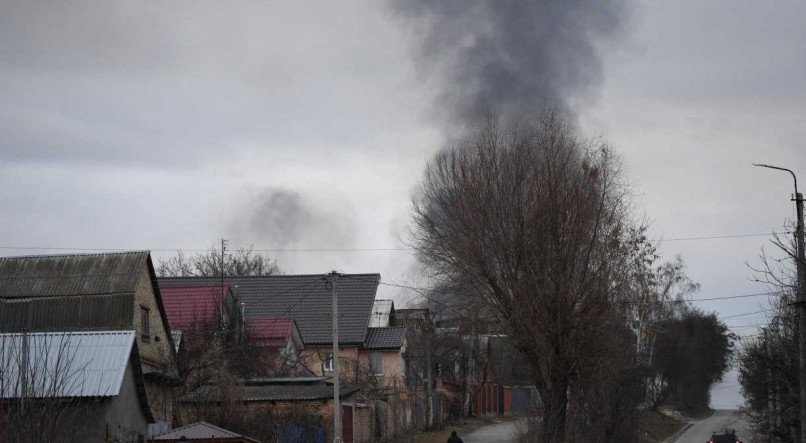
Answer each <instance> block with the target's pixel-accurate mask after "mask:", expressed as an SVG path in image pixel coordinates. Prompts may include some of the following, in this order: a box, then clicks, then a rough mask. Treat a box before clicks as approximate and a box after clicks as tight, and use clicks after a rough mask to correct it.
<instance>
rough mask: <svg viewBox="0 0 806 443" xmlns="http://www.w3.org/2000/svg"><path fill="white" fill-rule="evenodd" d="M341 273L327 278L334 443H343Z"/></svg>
mask: <svg viewBox="0 0 806 443" xmlns="http://www.w3.org/2000/svg"><path fill="white" fill-rule="evenodd" d="M338 278H339V273H338V272H336V271H332V272H331V273H330V274H328V276H327V284H326V287H329V289H330V295H331V296H332V297H333V353H332V354H331V355H332V357H331V358H332V359H333V443H341V401H340V397H339V294H338V291H337V290H336V281H337V280H338Z"/></svg>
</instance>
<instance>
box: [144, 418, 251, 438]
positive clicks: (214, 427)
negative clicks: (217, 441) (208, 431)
mask: <svg viewBox="0 0 806 443" xmlns="http://www.w3.org/2000/svg"><path fill="white" fill-rule="evenodd" d="M197 426H206V427H208V428H213V429H215V430H217V431H219V432H221V433H222V434H229V435H230V436H232V437H241V434H237V433H235V432H233V431H230V430H227V429H224V428H221V427H218V426H216V425H214V424H212V423H209V422H206V421H203V420H201V421H197V422H194V423H190V424H187V425H185V426H180V427H178V428H173V429H170V430H168V431H165V432H163V433H161V434H157V435H154V436H152V437H150V438H154V437H159V436H161V435H166V434H170V433H173V432H177V431H182V430H185V429H188V428H192V427H197Z"/></svg>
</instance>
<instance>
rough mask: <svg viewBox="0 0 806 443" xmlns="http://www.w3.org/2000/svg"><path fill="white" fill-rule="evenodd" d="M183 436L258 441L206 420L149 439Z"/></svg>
mask: <svg viewBox="0 0 806 443" xmlns="http://www.w3.org/2000/svg"><path fill="white" fill-rule="evenodd" d="M183 437H184V438H185V439H187V440H211V439H216V440H226V439H242V440H247V441H252V442H255V443H258V441H257V440H254V439H251V438H249V437H246V436H244V435H241V434H238V433H236V432H232V431H228V430H226V429H224V428H219V427H218V426H216V425H213V424H210V423H207V422H206V421H199V422H196V423H191V424H189V425H187V426H182V427H181V428H176V429H173V430H171V431H168V432H166V433H164V434H159V435H155V436H153V437H151V440H179V439H181V438H183Z"/></svg>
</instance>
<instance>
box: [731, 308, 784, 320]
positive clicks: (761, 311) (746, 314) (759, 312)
mask: <svg viewBox="0 0 806 443" xmlns="http://www.w3.org/2000/svg"><path fill="white" fill-rule="evenodd" d="M775 310H776V309H775V308H770V309H762V310H760V311H753V312H746V313H744V314H734V315H726V316H724V317H723V316H719V319H720V320H725V319H728V318H735V317H746V316H748V315H753V314H762V313H767V312H772V311H775Z"/></svg>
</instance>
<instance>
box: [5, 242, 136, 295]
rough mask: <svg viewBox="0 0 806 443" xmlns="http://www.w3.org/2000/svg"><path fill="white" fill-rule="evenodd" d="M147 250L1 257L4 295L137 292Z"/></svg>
mask: <svg viewBox="0 0 806 443" xmlns="http://www.w3.org/2000/svg"><path fill="white" fill-rule="evenodd" d="M147 260H148V252H147V251H136V252H120V253H110V254H76V255H40V256H27V257H2V258H0V298H27V297H58V296H68V295H95V294H120V293H131V292H134V291H135V289H136V286H137V280H138V278H139V277H140V273H141V272H143V269H145V268H144V266H145V264H146V261H147Z"/></svg>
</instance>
